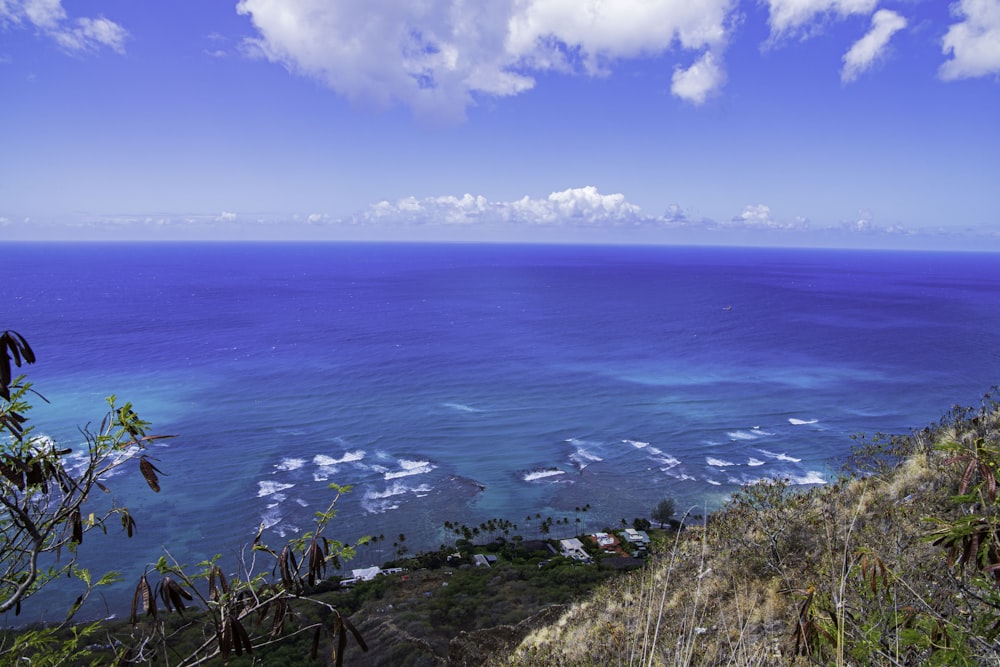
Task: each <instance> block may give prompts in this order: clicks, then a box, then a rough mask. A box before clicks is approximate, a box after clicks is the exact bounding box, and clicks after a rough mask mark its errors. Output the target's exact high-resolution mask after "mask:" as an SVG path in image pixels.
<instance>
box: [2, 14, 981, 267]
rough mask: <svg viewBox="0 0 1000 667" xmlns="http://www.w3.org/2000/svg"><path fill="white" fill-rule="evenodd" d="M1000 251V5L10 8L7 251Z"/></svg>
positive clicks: (5, 68) (5, 66)
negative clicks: (263, 246) (333, 247)
mask: <svg viewBox="0 0 1000 667" xmlns="http://www.w3.org/2000/svg"><path fill="white" fill-rule="evenodd" d="M200 239H206V240H417V241H442V240H445V241H460V242H466V241H468V242H473V241H502V242H569V243H662V244H710V245H766V246H820V247H859V248H860V247H871V248H906V249H924V248H926V249H963V250H1000V0H957V1H955V2H950V3H949V2H943V1H941V0H898V1H895V2H893V1H890V0H758V1H747V0H698V1H697V2H695V1H693V0H489V1H488V2H485V1H483V2H473V1H469V0H421V1H420V2H398V1H392V0H337V1H334V0H239V1H238V2H237V1H236V0H228V1H224V0H215V1H212V2H205V0H170V1H169V2H167V1H165V0H159V1H158V0H148V1H146V2H135V0H86V1H84V0H0V240H200Z"/></svg>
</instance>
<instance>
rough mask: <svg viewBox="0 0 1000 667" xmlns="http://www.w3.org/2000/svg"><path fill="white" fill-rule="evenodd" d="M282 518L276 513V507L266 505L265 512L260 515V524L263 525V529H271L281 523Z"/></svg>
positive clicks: (279, 513)
mask: <svg viewBox="0 0 1000 667" xmlns="http://www.w3.org/2000/svg"><path fill="white" fill-rule="evenodd" d="M283 518H284V517H283V516H282V514H281V512H279V511H278V509H277V507H274V506H271V505H268V507H267V511H266V512H264V513H262V514H261V515H260V520H261V523H263V524H264V528H271V527H273V526H277V525H278V524H279V523H281V520H282V519H283Z"/></svg>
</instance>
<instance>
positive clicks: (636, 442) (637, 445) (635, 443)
mask: <svg viewBox="0 0 1000 667" xmlns="http://www.w3.org/2000/svg"><path fill="white" fill-rule="evenodd" d="M622 442H624V443H625V444H627V445H632V446H633V447H635V448H636V449H645V448H646V447H649V443H648V442H643V441H642V440H622Z"/></svg>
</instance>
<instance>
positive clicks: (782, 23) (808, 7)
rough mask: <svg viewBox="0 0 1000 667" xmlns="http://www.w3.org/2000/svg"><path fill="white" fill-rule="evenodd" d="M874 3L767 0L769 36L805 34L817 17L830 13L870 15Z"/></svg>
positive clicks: (862, 0)
mask: <svg viewBox="0 0 1000 667" xmlns="http://www.w3.org/2000/svg"><path fill="white" fill-rule="evenodd" d="M877 4H878V0H767V5H768V8H769V10H770V19H769V20H770V24H771V38H772V39H777V38H779V37H782V36H785V35H789V34H796V33H799V32H804V33H805V34H807V35H808V34H809V29H810V28H812V27H814V26H813V25H811V24H815V22H816V21H817V19H821V18H825V17H827V16H829V15H831V14H832V15H836V16H838V17H840V18H845V17H847V16H851V15H854V14H871V13H872V12H873V11H874V10H875V7H876V6H877Z"/></svg>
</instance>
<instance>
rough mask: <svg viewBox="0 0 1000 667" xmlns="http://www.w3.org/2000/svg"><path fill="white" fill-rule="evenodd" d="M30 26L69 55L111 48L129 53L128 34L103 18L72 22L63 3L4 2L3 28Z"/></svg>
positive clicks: (42, 0)
mask: <svg viewBox="0 0 1000 667" xmlns="http://www.w3.org/2000/svg"><path fill="white" fill-rule="evenodd" d="M22 25H30V26H33V27H35V28H36V29H38V30H39V31H41V32H42V33H43V34H45V35H46V36H48V37H49V38H51V39H53V40H54V41H55V42H56V43H57V44H59V46H61V47H62V48H64V49H65V50H67V51H70V52H74V53H82V52H87V51H97V50H99V49H100V48H102V47H107V48H109V49H111V50H113V51H117V52H118V53H124V52H125V41H126V40H127V39H128V31H126V30H125V28H123V27H122V26H120V25H118V24H117V23H115V22H114V21H111V20H109V19H107V18H104V17H103V16H101V17H98V18H89V17H83V18H76V19H72V18H70V17H69V16H68V15H67V14H66V10H65V9H64V8H63V6H62V0H0V26H22Z"/></svg>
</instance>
